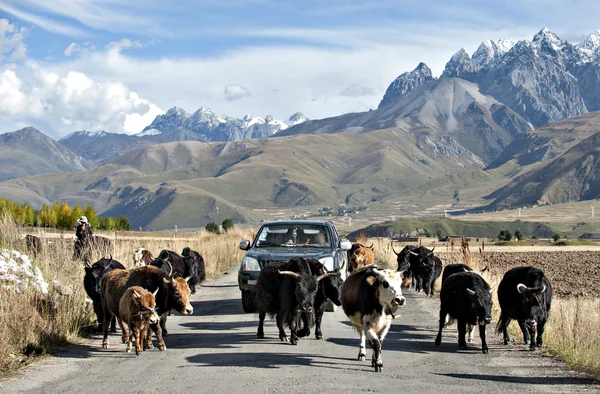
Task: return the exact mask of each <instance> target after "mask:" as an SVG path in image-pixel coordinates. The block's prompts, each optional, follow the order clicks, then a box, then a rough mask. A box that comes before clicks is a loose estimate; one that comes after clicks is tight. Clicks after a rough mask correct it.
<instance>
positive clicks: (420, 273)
mask: <svg viewBox="0 0 600 394" xmlns="http://www.w3.org/2000/svg"><path fill="white" fill-rule="evenodd" d="M434 250H435V248H433V249H431V250H429V249H427V248H425V247H423V246H419V247H418V248H415V249H414V250H409V251H408V253H409V254H410V256H411V257H410V260H409V262H410V270H411V272H412V274H413V276H414V277H415V278H416V286H415V290H417V291H419V292H420V291H421V289H422V290H423V291H424V292H425V294H427V295H428V296H429V297H432V296H433V285H434V283H435V280H436V279H437V278H439V277H440V275H441V274H442V260H440V258H439V257H437V256H434V255H433V251H434Z"/></svg>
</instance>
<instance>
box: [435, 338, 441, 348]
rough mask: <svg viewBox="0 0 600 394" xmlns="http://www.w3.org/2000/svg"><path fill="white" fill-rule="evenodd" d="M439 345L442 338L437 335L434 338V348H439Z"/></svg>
mask: <svg viewBox="0 0 600 394" xmlns="http://www.w3.org/2000/svg"><path fill="white" fill-rule="evenodd" d="M441 344H442V336H441V335H438V336H437V337H436V338H435V346H440V345H441Z"/></svg>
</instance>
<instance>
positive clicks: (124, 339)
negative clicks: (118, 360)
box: [121, 338, 129, 343]
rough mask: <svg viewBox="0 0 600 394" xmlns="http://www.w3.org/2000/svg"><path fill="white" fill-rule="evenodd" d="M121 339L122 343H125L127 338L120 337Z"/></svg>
mask: <svg viewBox="0 0 600 394" xmlns="http://www.w3.org/2000/svg"><path fill="white" fill-rule="evenodd" d="M121 340H122V341H123V343H127V341H128V340H129V339H128V338H121Z"/></svg>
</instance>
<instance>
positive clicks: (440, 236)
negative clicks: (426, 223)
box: [436, 230, 444, 238]
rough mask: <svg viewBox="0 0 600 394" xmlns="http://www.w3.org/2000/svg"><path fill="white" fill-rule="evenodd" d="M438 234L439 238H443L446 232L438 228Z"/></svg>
mask: <svg viewBox="0 0 600 394" xmlns="http://www.w3.org/2000/svg"><path fill="white" fill-rule="evenodd" d="M436 235H437V237H438V238H442V237H443V236H444V233H443V232H442V230H438V231H437V233H436Z"/></svg>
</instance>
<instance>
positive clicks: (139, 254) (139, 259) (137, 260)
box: [133, 248, 154, 267]
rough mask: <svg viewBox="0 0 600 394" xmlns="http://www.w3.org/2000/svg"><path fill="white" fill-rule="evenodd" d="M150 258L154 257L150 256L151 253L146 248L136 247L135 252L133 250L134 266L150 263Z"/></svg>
mask: <svg viewBox="0 0 600 394" xmlns="http://www.w3.org/2000/svg"><path fill="white" fill-rule="evenodd" d="M152 260H154V257H152V253H150V251H149V250H146V249H144V248H138V249H136V251H135V252H133V266H134V267H141V266H143V265H150V263H152Z"/></svg>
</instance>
